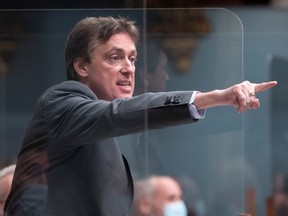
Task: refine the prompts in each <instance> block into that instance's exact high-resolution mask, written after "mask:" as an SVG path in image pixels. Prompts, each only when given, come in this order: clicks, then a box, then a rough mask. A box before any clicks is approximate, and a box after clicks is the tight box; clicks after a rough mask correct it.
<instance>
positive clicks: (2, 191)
mask: <svg viewBox="0 0 288 216" xmlns="http://www.w3.org/2000/svg"><path fill="white" fill-rule="evenodd" d="M14 171H15V165H14V164H12V165H9V166H6V167H4V168H2V169H1V170H0V215H3V209H4V204H5V202H6V199H7V197H8V194H9V193H10V189H11V185H12V179H13V175H14Z"/></svg>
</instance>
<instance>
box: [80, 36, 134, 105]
mask: <svg viewBox="0 0 288 216" xmlns="http://www.w3.org/2000/svg"><path fill="white" fill-rule="evenodd" d="M136 56H137V52H136V47H135V44H134V42H133V40H132V39H131V37H130V36H129V35H128V34H127V33H118V34H115V35H113V36H112V37H111V38H110V39H109V40H108V41H107V42H106V43H104V44H99V45H98V46H96V48H95V49H94V50H93V52H92V54H91V63H84V65H85V66H84V69H85V74H86V75H85V76H86V77H85V78H84V79H83V82H84V84H86V85H88V87H90V88H91V89H92V91H93V92H94V93H95V94H96V95H97V97H98V98H99V99H103V100H108V101H111V100H113V99H115V98H129V97H132V95H133V92H134V86H135V60H136Z"/></svg>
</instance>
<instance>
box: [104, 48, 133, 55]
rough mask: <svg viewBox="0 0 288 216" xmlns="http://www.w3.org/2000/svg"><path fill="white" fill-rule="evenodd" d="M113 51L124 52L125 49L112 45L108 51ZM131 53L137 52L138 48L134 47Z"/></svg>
mask: <svg viewBox="0 0 288 216" xmlns="http://www.w3.org/2000/svg"><path fill="white" fill-rule="evenodd" d="M113 51H117V52H124V51H125V50H124V49H123V48H120V47H112V48H111V49H110V50H108V52H113ZM130 53H133V54H137V50H136V49H133V50H132V51H131V52H130Z"/></svg>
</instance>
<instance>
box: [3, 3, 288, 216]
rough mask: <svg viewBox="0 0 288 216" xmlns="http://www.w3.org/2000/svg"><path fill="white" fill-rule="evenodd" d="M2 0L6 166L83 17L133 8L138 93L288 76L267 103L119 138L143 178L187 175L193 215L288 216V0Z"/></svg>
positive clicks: (60, 71) (56, 78)
mask: <svg viewBox="0 0 288 216" xmlns="http://www.w3.org/2000/svg"><path fill="white" fill-rule="evenodd" d="M0 8H1V10H0V14H1V15H0V162H1V166H2V167H3V166H5V165H7V164H10V163H14V162H15V160H16V156H17V153H18V152H19V150H20V147H21V143H22V139H23V136H24V133H25V128H26V126H27V124H28V122H29V120H30V118H31V116H32V114H33V111H34V107H35V103H36V101H37V99H38V97H39V96H40V95H41V94H42V92H43V91H44V90H45V89H46V88H48V87H49V86H51V85H53V84H55V83H58V82H62V81H64V80H65V79H66V77H65V64H64V46H65V39H66V36H67V34H68V32H69V30H70V29H71V28H72V26H73V25H74V24H75V23H76V22H77V21H78V20H80V19H81V18H83V17H85V16H100V15H101V16H103V15H116V16H118V15H121V16H128V17H131V18H132V19H134V20H136V24H137V25H139V27H140V29H141V35H142V38H141V41H140V44H139V53H140V56H143V59H141V58H140V57H139V65H138V67H137V70H136V76H137V86H136V93H135V94H139V93H143V92H147V91H166V90H167V91H169V90H187V89H189V90H191V89H192V90H194V89H195V90H200V91H208V90H212V89H216V88H225V87H228V86H230V85H233V84H235V83H238V82H241V81H242V80H250V81H251V82H262V81H267V80H277V81H278V86H277V87H275V88H274V89H273V90H271V91H268V92H264V93H261V94H259V98H260V100H261V107H260V109H259V110H257V111H254V110H251V111H248V112H246V113H245V114H238V113H237V112H236V111H235V110H234V109H233V108H214V109H211V110H208V111H207V114H206V117H205V119H203V120H201V121H199V122H198V123H197V124H193V125H185V126H179V127H173V128H166V129H161V130H154V131H148V130H147V131H145V132H144V133H141V134H135V135H131V136H123V137H119V138H117V139H118V142H119V145H120V147H121V149H122V151H123V153H124V154H125V155H126V157H127V158H128V159H129V161H130V166H131V169H132V174H133V175H134V178H135V179H140V178H143V177H146V176H149V175H153V174H159V175H171V176H174V177H177V178H178V179H185V180H187V179H188V182H189V183H187V181H182V182H186V184H183V191H184V195H185V197H184V198H185V201H186V204H187V205H188V206H189V207H190V208H191V209H193V212H194V215H207V216H208V215H211V216H212V215H222V216H230V215H231V216H232V215H237V216H238V215H239V214H240V213H243V212H246V213H250V214H251V215H253V216H256V215H257V216H262V215H267V216H272V215H277V216H282V215H288V213H287V211H286V209H288V198H287V197H288V187H287V180H286V179H287V177H288V157H287V153H288V125H287V122H288V121H287V119H288V111H287V105H288V97H287V85H288V74H286V73H287V70H288V22H287V20H288V0H270V1H268V0H266V1H264V0H262V1H261V0H257V1H256V0H242V1H241V0H229V1H228V0H222V1H217V2H216V1H212V0H201V1H192V0H177V1H175V0H174V1H173V0H166V1H161V0H146V1H140V0H109V1H107V0H106V1H104V0H81V1H79V0H78V1H77V0H69V1H68V0H62V1H61V0H57V1H56V0H1V2H0ZM160 53H161V54H160ZM166 60H167V62H166ZM155 61H156V63H155ZM161 62H162V67H163V68H162V69H161V70H160V72H159V67H160V66H159V65H158V64H160V63H161ZM151 65H156V66H155V67H154V68H153V67H152V66H151ZM157 68H158V72H159V73H161V72H163V73H165V74H164V76H163V74H160V75H159V74H158V77H157V73H156V75H155V73H154V72H151V71H155V70H156V69H157ZM144 69H145V70H146V71H144ZM147 70H148V71H147ZM149 70H150V71H149ZM143 71H144V72H143ZM150 73H151V74H153V75H151V74H150ZM143 74H144V75H143ZM147 74H148V75H149V74H150V75H149V76H148V77H149V79H148V81H149V82H150V83H149V85H147V80H146V78H147V77H146V76H147ZM143 77H144V78H143ZM151 77H152V78H151ZM153 82H154V83H153ZM153 86H154V87H153ZM155 86H156V87H158V88H155ZM147 129H149V125H147Z"/></svg>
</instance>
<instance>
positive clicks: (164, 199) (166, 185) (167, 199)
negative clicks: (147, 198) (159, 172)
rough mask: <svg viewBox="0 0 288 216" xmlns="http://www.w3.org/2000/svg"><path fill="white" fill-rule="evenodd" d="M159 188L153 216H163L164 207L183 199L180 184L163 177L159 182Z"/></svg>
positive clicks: (156, 192)
mask: <svg viewBox="0 0 288 216" xmlns="http://www.w3.org/2000/svg"><path fill="white" fill-rule="evenodd" d="M156 184H157V185H155V187H156V188H157V189H156V191H155V194H154V199H153V201H154V202H153V205H154V206H153V208H152V215H156V216H163V209H164V206H165V205H167V204H170V203H173V202H176V201H180V200H181V199H182V191H181V188H180V186H179V184H178V183H177V182H176V181H175V180H173V179H171V178H169V177H163V178H160V179H158V180H157V182H156Z"/></svg>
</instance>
